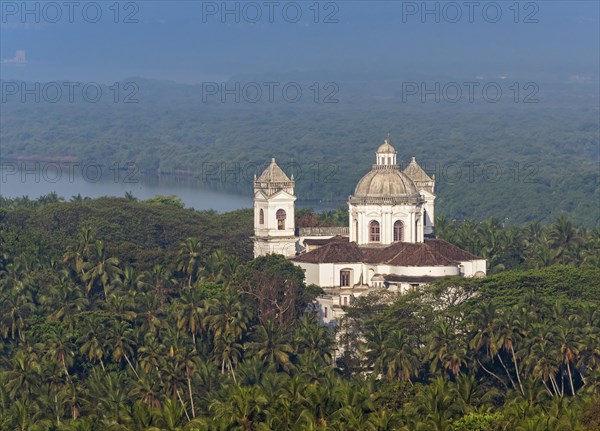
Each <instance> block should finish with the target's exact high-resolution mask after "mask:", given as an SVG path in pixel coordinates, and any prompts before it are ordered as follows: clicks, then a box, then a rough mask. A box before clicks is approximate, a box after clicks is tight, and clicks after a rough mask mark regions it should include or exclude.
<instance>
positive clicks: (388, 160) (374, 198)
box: [350, 139, 421, 204]
mask: <svg viewBox="0 0 600 431" xmlns="http://www.w3.org/2000/svg"><path fill="white" fill-rule="evenodd" d="M375 162H376V163H375V165H373V169H371V171H370V172H368V173H367V174H366V175H365V176H364V177H362V178H361V179H360V181H359V182H358V184H357V185H356V189H355V190H354V195H353V196H351V197H350V202H352V203H354V204H397V203H398V204H400V203H418V202H420V201H421V194H420V193H419V191H418V189H417V186H416V185H415V183H414V182H413V180H412V179H411V178H410V176H408V175H407V174H405V173H404V172H402V171H401V170H400V167H399V166H398V165H397V164H396V150H395V149H394V147H392V145H391V144H390V143H389V140H388V139H386V140H384V141H383V144H382V145H381V146H380V147H379V148H378V149H377V153H376V154H375Z"/></svg>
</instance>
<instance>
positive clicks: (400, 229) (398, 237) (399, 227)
mask: <svg viewBox="0 0 600 431" xmlns="http://www.w3.org/2000/svg"><path fill="white" fill-rule="evenodd" d="M400 241H404V223H402V222H401V221H400V220H398V221H396V223H394V242H400Z"/></svg>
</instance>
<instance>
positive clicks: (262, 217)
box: [258, 209, 265, 224]
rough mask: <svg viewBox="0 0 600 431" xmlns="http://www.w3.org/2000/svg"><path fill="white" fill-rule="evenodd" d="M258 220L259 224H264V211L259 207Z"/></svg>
mask: <svg viewBox="0 0 600 431" xmlns="http://www.w3.org/2000/svg"><path fill="white" fill-rule="evenodd" d="M258 222H259V223H260V224H265V212H264V211H263V210H262V209H261V210H260V213H259V214H258Z"/></svg>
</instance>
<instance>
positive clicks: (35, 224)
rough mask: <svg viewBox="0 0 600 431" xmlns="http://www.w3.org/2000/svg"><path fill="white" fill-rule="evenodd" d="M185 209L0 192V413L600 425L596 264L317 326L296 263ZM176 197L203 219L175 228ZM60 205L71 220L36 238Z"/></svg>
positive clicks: (472, 429)
mask: <svg viewBox="0 0 600 431" xmlns="http://www.w3.org/2000/svg"><path fill="white" fill-rule="evenodd" d="M109 204H114V206H112V207H110V208H108V210H107V211H106V212H104V211H100V210H101V209H100V208H98V207H100V206H107V205H109ZM127 211H131V212H133V213H135V214H136V217H137V215H138V214H139V217H140V220H142V222H140V221H138V222H136V223H140V225H133V224H131V225H130V224H129V223H130V221H129V220H128V219H121V217H122V215H123V214H126V213H127ZM188 212H189V210H186V209H182V208H179V207H178V206H176V205H170V204H168V203H165V202H161V203H143V202H133V201H127V200H124V199H121V200H118V199H108V200H107V199H99V200H95V201H82V202H71V203H61V202H54V203H48V204H45V205H41V206H39V205H37V206H34V207H32V208H22V207H18V208H17V207H13V208H7V207H5V208H4V210H3V212H0V227H1V229H0V250H1V251H0V429H3V430H4V429H6V430H31V431H34V430H42V431H49V430H52V431H56V430H60V431H63V430H69V431H70V430H76V431H80V430H87V431H90V430H92V431H96V430H133V431H135V430H140V431H142V430H144V431H157V430H158V431H162V430H310V429H313V430H411V431H412V430H444V431H451V430H452V431H490V430H491V431H500V430H502V431H513V430H518V431H526V430H548V431H550V430H552V431H556V430H565V431H566V430H570V431H572V430H576V431H584V430H585V431H590V430H597V429H598V426H599V425H600V401H599V400H600V398H599V396H600V375H599V367H598V365H599V364H600V362H599V361H600V351H599V350H598V347H597V346H599V345H600V342H599V339H598V337H599V335H600V334H599V329H600V320H599V319H600V318H599V314H598V311H597V310H598V308H599V305H600V304H599V302H600V301H599V300H598V298H600V286H599V282H598V280H600V270H599V269H598V267H597V265H592V264H590V263H589V262H588V263H586V262H575V261H564V262H562V263H563V264H562V265H554V264H550V265H549V266H544V267H542V268H539V269H523V268H517V269H513V270H509V271H498V274H494V275H491V276H490V277H487V278H484V279H455V278H449V279H444V280H441V281H440V282H438V283H435V284H432V285H430V286H429V287H428V288H427V289H424V290H421V291H416V292H412V293H409V294H406V295H401V296H396V295H393V294H391V293H389V292H387V291H385V290H382V291H381V292H377V293H376V294H374V295H369V296H367V297H359V298H356V299H355V300H354V301H353V303H352V304H351V305H350V306H348V307H347V308H346V311H347V316H348V317H347V319H345V320H343V321H342V322H341V324H340V325H339V326H334V327H328V326H322V325H319V324H318V310H315V309H314V308H313V307H311V306H310V304H312V302H313V300H314V298H315V297H316V295H318V294H319V293H320V289H319V288H318V287H317V286H307V285H306V284H305V283H304V275H303V273H302V271H301V270H300V269H298V268H297V267H295V266H294V265H293V264H291V263H290V262H289V261H287V260H285V259H283V258H282V257H279V256H274V255H271V256H266V257H261V258H258V259H248V258H244V257H242V256H243V255H242V254H241V253H240V254H238V253H236V252H235V250H236V249H232V250H234V251H233V252H224V251H222V250H219V249H218V248H215V247H214V246H212V245H211V246H210V247H209V246H208V244H218V243H217V242H214V241H215V239H214V238H212V236H225V235H227V233H226V232H225V230H224V229H223V230H222V231H220V230H214V229H213V228H212V227H213V226H215V223H217V224H218V223H219V222H222V221H223V220H229V218H228V216H226V215H219V214H202V217H204V218H202V219H195V218H190V217H192V216H193V217H197V216H196V215H190V214H188ZM144 213H152V217H153V218H144V217H149V216H148V214H145V215H144ZM99 214H100V215H102V216H103V217H99V216H98V215H99ZM111 214H112V216H111ZM244 214H245V213H244ZM75 215H76V216H75ZM111 217H116V219H117V221H119V222H120V223H121V224H124V225H125V229H124V230H123V231H121V230H120V229H122V227H120V226H119V223H115V222H114V220H113V219H112V218H111ZM173 217H180V218H181V219H183V220H186V221H189V220H191V221H193V222H196V223H200V224H202V225H203V226H204V228H205V229H206V228H210V229H209V231H208V232H206V231H205V230H201V231H199V232H200V235H202V236H200V235H199V236H198V237H194V236H191V237H183V238H181V239H179V240H177V243H176V244H173V243H172V241H173V239H172V238H171V239H170V240H166V239H165V238H164V237H163V235H164V234H163V230H166V232H174V233H176V234H177V235H179V232H180V229H181V230H183V228H180V227H179V226H171V225H169V224H168V223H167V221H168V220H167V219H170V218H173ZM130 218H131V217H130ZM54 219H58V220H56V221H55V220H54ZM149 220H151V222H150V223H148V221H149ZM211 220H212V221H211ZM42 221H44V223H46V224H44V223H42ZM55 222H56V223H57V224H58V223H60V224H61V225H65V224H69V225H72V226H65V227H64V230H62V231H60V232H61V233H62V234H63V235H64V236H65V238H62V239H60V238H56V241H57V242H56V243H52V244H49V243H47V242H44V241H43V237H45V236H46V235H45V234H44V230H43V228H44V227H45V228H47V229H50V228H51V227H50V226H54V225H53V223H55ZM143 223H147V224H149V225H153V224H160V225H161V226H162V227H163V228H164V229H161V230H160V231H158V232H159V233H156V235H157V236H154V233H155V231H156V230H155V229H154V228H152V229H148V230H147V229H145V228H144V226H142V224H143ZM74 226H76V227H77V228H76V229H72V228H73V227H74ZM242 231H243V230H242ZM236 234H237V233H236ZM48 237H50V238H53V237H52V236H51V235H50V234H49V235H48ZM157 238H158V239H157ZM587 240H588V239H587V237H583V239H582V245H581V246H582V247H587V245H586V241H587ZM211 241H213V242H212V243H211ZM127 242H133V243H136V244H137V243H138V242H139V244H140V247H139V248H138V247H137V246H136V247H133V246H131V247H130V248H124V244H126V243H127ZM157 244H158V246H159V247H162V248H159V249H157V250H159V251H157V252H156V253H155V254H152V255H151V257H152V258H150V257H149V256H148V255H146V254H145V253H147V250H143V246H144V245H145V246H146V247H147V248H148V249H154V248H156V247H157ZM124 250H127V251H126V252H125V251H124ZM131 250H135V251H134V252H131ZM160 250H162V251H163V252H164V254H161V253H160ZM138 253H139V256H138ZM242 253H243V252H242ZM123 256H125V257H127V259H123ZM307 310H309V311H308V312H307ZM336 340H337V342H336Z"/></svg>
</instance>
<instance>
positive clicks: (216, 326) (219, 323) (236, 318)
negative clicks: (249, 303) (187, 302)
mask: <svg viewBox="0 0 600 431" xmlns="http://www.w3.org/2000/svg"><path fill="white" fill-rule="evenodd" d="M207 305H208V308H207V316H206V317H205V321H206V322H205V323H206V324H207V326H208V327H209V328H210V330H211V331H212V333H213V334H214V338H215V339H217V338H219V337H220V336H222V335H228V336H230V338H231V339H233V340H235V341H237V340H240V339H241V338H242V335H243V334H244V333H245V331H246V330H247V329H248V324H249V323H250V316H249V313H248V309H247V308H246V306H245V305H244V304H243V303H242V301H241V300H240V297H239V296H232V295H228V296H227V297H225V298H224V299H222V300H212V301H209V302H208V304H207Z"/></svg>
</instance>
